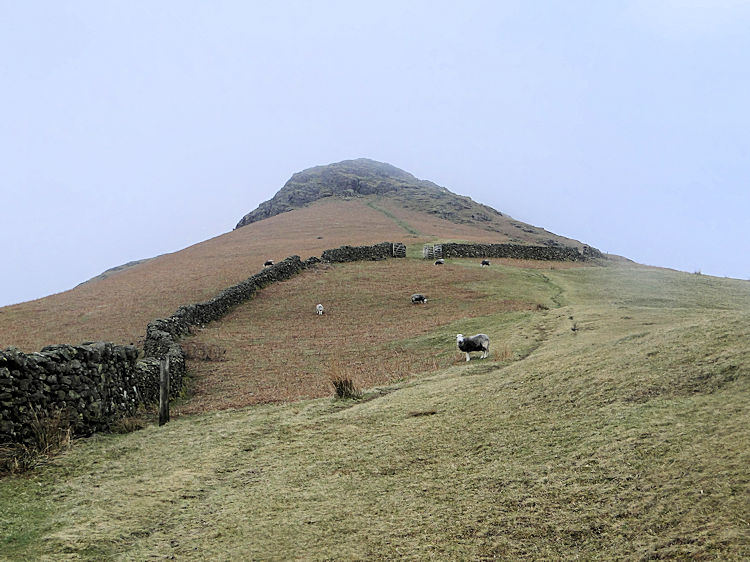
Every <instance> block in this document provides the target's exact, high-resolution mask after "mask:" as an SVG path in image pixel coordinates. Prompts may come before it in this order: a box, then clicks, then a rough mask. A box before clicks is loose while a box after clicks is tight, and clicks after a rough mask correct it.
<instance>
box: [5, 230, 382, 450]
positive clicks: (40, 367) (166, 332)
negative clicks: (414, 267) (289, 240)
mask: <svg viewBox="0 0 750 562" xmlns="http://www.w3.org/2000/svg"><path fill="white" fill-rule="evenodd" d="M392 246H393V245H392V243H391V242H383V243H381V244H376V245H374V246H357V247H352V246H344V247H342V248H337V249H334V250H326V251H325V252H323V256H322V258H319V257H315V256H313V257H311V258H308V259H307V260H305V261H302V260H301V259H300V257H299V256H290V257H288V258H286V259H285V260H283V261H281V262H279V263H277V264H275V265H271V266H268V267H265V268H264V269H263V270H262V271H260V272H258V273H256V274H255V275H252V276H250V277H249V278H247V279H246V280H244V281H242V282H240V283H238V284H236V285H233V286H231V287H228V288H226V289H224V290H223V291H221V292H220V293H219V294H218V295H216V296H215V297H213V298H212V299H210V300H208V301H205V302H201V303H196V304H189V305H185V306H181V307H180V308H178V309H177V310H176V311H175V313H174V314H172V315H171V316H170V317H168V318H159V319H156V320H154V321H152V322H150V323H149V324H148V326H147V328H146V339H145V343H144V349H143V351H144V355H145V357H143V358H141V359H138V355H139V352H138V349H137V348H136V347H134V346H123V345H115V344H112V343H108V342H93V343H85V344H81V345H77V346H73V345H54V346H47V347H45V348H44V349H42V350H41V351H40V352H38V353H29V354H27V353H23V352H21V351H19V350H17V349H15V348H8V349H6V350H5V351H0V443H23V442H31V441H32V438H33V431H34V425H35V421H36V420H41V419H43V418H45V417H47V416H49V415H52V414H55V413H57V412H63V413H64V414H65V415H66V416H67V418H68V420H69V421H70V423H71V427H72V429H73V433H74V434H75V435H80V436H86V435H91V434H93V433H95V432H98V431H107V430H109V429H110V428H111V426H112V424H113V423H115V422H116V420H118V419H120V418H122V417H124V416H128V415H133V414H134V413H135V412H136V410H137V409H138V407H139V406H140V405H141V404H154V403H157V402H158V401H159V370H160V363H161V361H162V359H165V358H169V364H170V369H169V373H170V395H171V396H178V395H179V394H180V392H181V391H182V385H183V378H184V376H185V374H186V370H185V355H184V352H183V350H182V348H181V347H180V344H179V340H180V338H181V337H182V336H184V335H186V334H188V333H190V330H191V328H192V327H193V326H198V325H203V324H207V323H209V322H212V321H214V320H218V319H220V318H221V317H222V316H224V315H225V314H226V313H227V312H229V310H231V309H232V308H233V307H235V306H237V305H238V304H241V303H243V302H245V301H246V300H248V299H250V298H252V297H253V296H254V295H255V293H256V292H257V291H258V290H260V289H262V288H263V287H267V286H268V285H270V284H271V283H276V282H278V281H284V280H286V279H290V278H292V277H293V276H295V275H297V274H298V273H300V272H301V271H302V270H304V269H305V268H308V267H312V266H314V265H315V264H317V263H321V262H351V261H358V260H371V259H385V258H387V257H390V253H391V250H392Z"/></svg>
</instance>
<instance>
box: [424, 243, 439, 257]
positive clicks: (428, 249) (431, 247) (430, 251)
mask: <svg viewBox="0 0 750 562" xmlns="http://www.w3.org/2000/svg"><path fill="white" fill-rule="evenodd" d="M422 257H423V258H424V259H426V260H433V259H434V260H439V259H440V258H442V257H443V245H442V244H425V245H424V246H423V247H422Z"/></svg>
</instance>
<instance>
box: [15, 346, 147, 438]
mask: <svg viewBox="0 0 750 562" xmlns="http://www.w3.org/2000/svg"><path fill="white" fill-rule="evenodd" d="M137 357H138V350H137V349H136V348H135V347H133V346H122V345H114V344H111V343H104V342H96V343H88V344H83V345H77V346H72V345H53V346H48V347H45V348H44V349H42V351H40V352H38V353H29V354H26V353H22V352H21V351H18V350H17V349H14V348H8V349H6V350H5V351H0V442H24V441H29V440H30V439H31V438H32V436H33V431H34V429H35V421H37V420H40V419H43V418H45V417H47V416H49V415H51V414H53V413H58V412H60V413H63V414H64V415H65V416H66V417H67V418H68V421H69V422H70V424H71V427H72V429H73V431H74V432H75V433H76V434H77V435H89V434H91V433H93V432H95V431H103V430H106V429H108V428H109V427H110V425H111V424H112V422H113V421H114V420H116V419H118V418H120V417H122V416H126V415H129V414H133V413H134V412H135V410H136V408H137V407H138V405H139V404H140V403H142V402H143V397H144V396H147V395H152V394H153V389H152V388H151V386H152V385H153V383H154V380H155V381H156V385H157V388H156V392H157V393H158V365H157V376H156V379H153V373H152V372H151V371H150V370H149V369H148V367H147V366H146V365H140V366H139V365H137V361H136V360H137Z"/></svg>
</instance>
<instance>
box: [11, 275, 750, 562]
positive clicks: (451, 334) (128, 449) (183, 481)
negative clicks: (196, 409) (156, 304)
mask: <svg viewBox="0 0 750 562" xmlns="http://www.w3.org/2000/svg"><path fill="white" fill-rule="evenodd" d="M402 263H403V267H411V266H410V265H409V262H408V261H407V262H402ZM470 266H471V264H468V262H467V267H470ZM358 271H359V272H360V273H357V275H360V274H362V270H358ZM502 274H503V275H502V280H503V288H502V290H504V291H506V292H507V293H508V294H509V295H516V296H518V295H521V294H525V293H527V292H528V293H529V294H528V295H527V296H528V298H527V300H528V301H530V302H536V300H537V299H538V298H540V297H542V296H545V295H546V296H547V297H548V298H551V297H550V295H555V294H556V295H558V298H557V301H558V304H555V302H552V301H547V304H549V306H550V308H549V310H547V311H502V312H499V313H496V314H494V313H492V311H491V310H490V311H488V312H487V314H486V315H484V316H482V317H479V316H477V317H473V318H471V319H463V320H460V321H457V323H456V324H448V325H444V326H441V327H439V328H438V329H436V330H434V331H432V332H430V333H427V334H423V335H420V336H419V337H417V338H414V339H413V340H409V341H406V342H405V343H403V347H402V349H403V353H404V354H405V355H407V356H408V355H409V354H419V353H424V352H425V351H427V350H429V349H434V348H436V347H438V346H445V349H446V353H454V350H453V347H452V346H453V345H455V330H456V329H457V328H458V326H459V325H460V326H461V327H464V326H467V325H468V326H470V327H471V328H477V330H479V329H481V330H482V331H486V332H488V333H491V334H493V340H492V352H493V353H491V355H490V359H488V360H485V361H480V360H474V361H471V362H470V363H468V364H466V363H464V362H462V361H456V362H454V363H453V364H452V365H451V366H449V367H447V368H443V369H440V370H438V371H433V372H429V373H425V374H423V375H421V376H419V377H416V378H409V379H408V380H404V381H401V382H397V383H394V384H392V385H390V386H388V387H383V388H381V389H380V390H379V391H373V390H370V391H369V393H368V392H366V393H365V397H364V398H363V399H361V400H335V399H333V398H332V397H330V398H322V399H316V400H307V401H301V402H296V403H292V404H284V405H264V406H256V407H251V408H246V409H240V410H228V411H224V412H218V413H206V414H202V415H198V416H185V417H180V418H178V419H176V420H174V421H173V422H171V423H169V424H167V425H166V426H164V427H162V428H159V427H157V426H155V425H151V426H149V427H147V428H145V429H143V430H141V431H138V432H135V433H131V434H128V435H108V436H100V437H96V438H93V439H87V440H81V441H79V442H77V443H76V444H75V445H74V447H73V448H72V449H71V450H70V451H69V452H68V453H66V454H65V455H63V456H61V457H58V458H56V459H54V460H53V461H52V462H50V463H49V464H48V465H46V466H43V467H40V468H38V469H36V470H34V471H33V472H31V473H28V474H27V475H25V476H14V477H9V478H5V479H3V480H2V481H0V557H4V558H5V559H10V560H28V559H60V558H69V559H90V560H94V559H97V560H100V559H122V560H145V559H159V558H165V557H171V556H174V557H175V558H176V559H187V560H193V559H194V560H198V559H201V560H202V559H217V560H233V559H262V560H290V559H314V560H321V559H337V560H365V559H367V560H391V559H400V558H405V559H419V560H421V559H438V560H455V559H528V560H539V559H548V560H562V559H565V560H568V559H587V560H588V559H607V560H609V559H627V560H632V559H641V560H648V559H663V558H667V559H693V558H694V559H708V560H712V559H713V560H742V559H747V558H748V557H750V525H748V522H750V501H748V498H750V473H748V469H747V467H748V466H750V400H748V398H749V397H750V376H748V375H750V371H749V369H748V365H750V346H748V343H747V342H748V335H749V334H750V284H749V283H747V282H741V281H732V280H723V279H717V278H712V277H707V276H693V275H688V274H679V273H675V272H669V271H661V270H654V269H644V268H640V267H608V268H580V269H570V270H544V271H541V272H540V271H538V270H520V269H519V270H516V271H513V272H507V271H506V270H502ZM540 274H543V275H544V276H545V278H546V281H545V280H544V279H541V278H539V277H538V276H539V275H540ZM493 275H498V274H495V273H493ZM487 278H488V283H489V286H493V287H494V289H493V291H498V290H500V289H501V287H500V286H499V285H493V284H494V283H497V281H498V280H497V279H496V278H495V277H490V276H489V275H488V276H487ZM545 287H547V289H545ZM554 288H557V289H554ZM477 289H480V287H479V286H478V287H477ZM548 289H549V290H548ZM490 302H491V300H490ZM574 323H575V325H576V330H575V331H574V330H572V329H571V327H572V326H573V324H574ZM446 337H448V338H453V339H452V340H451V341H450V342H449V343H446V342H445V338H446ZM394 345H395V344H394ZM505 346H507V347H508V348H509V350H510V352H511V353H510V354H509V355H506V356H503V357H497V356H496V355H494V351H495V350H496V349H499V348H502V347H505ZM447 350H450V351H447Z"/></svg>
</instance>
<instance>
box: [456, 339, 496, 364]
mask: <svg viewBox="0 0 750 562" xmlns="http://www.w3.org/2000/svg"><path fill="white" fill-rule="evenodd" d="M456 343H457V344H458V349H460V350H461V351H463V352H464V353H465V354H466V360H467V361H469V360H470V359H471V358H470V357H469V352H470V351H481V352H482V356H481V359H485V358H486V357H487V356H488V355H489V354H490V338H489V337H488V336H487V334H477V335H476V336H471V337H468V338H465V337H464V335H463V334H457V335H456Z"/></svg>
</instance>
